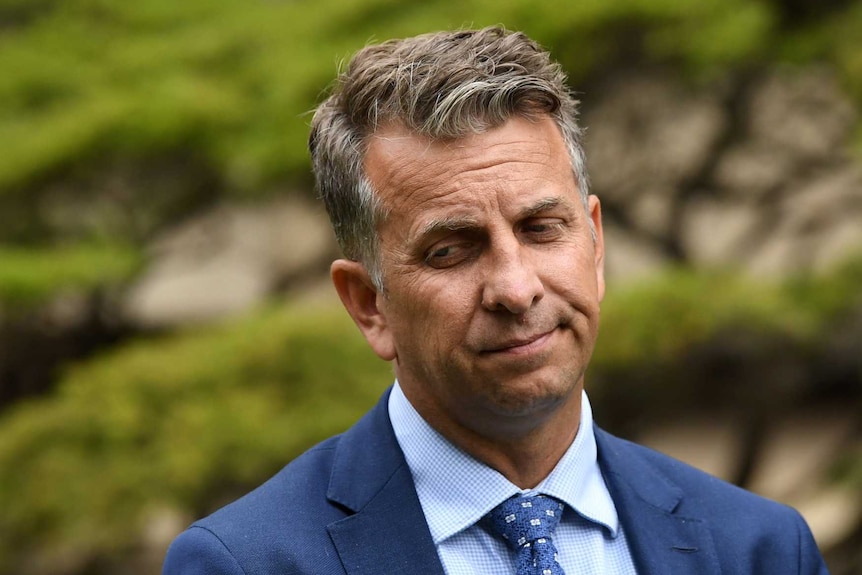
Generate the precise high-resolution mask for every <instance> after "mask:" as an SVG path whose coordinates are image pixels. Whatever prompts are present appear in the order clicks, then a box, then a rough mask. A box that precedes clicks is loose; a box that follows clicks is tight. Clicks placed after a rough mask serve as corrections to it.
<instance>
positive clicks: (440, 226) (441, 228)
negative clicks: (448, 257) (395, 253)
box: [416, 216, 479, 239]
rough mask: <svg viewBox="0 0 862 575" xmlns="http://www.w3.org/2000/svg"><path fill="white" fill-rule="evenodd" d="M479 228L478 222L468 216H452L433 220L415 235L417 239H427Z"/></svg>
mask: <svg viewBox="0 0 862 575" xmlns="http://www.w3.org/2000/svg"><path fill="white" fill-rule="evenodd" d="M478 228H479V221H478V220H477V219H476V218H473V217H470V216H452V217H448V218H442V219H439V220H433V221H430V222H428V223H427V224H425V225H424V226H423V227H422V229H421V230H419V232H418V233H417V234H416V238H417V239H422V238H427V237H430V236H434V235H438V234H441V233H446V232H460V231H464V230H475V229H478Z"/></svg>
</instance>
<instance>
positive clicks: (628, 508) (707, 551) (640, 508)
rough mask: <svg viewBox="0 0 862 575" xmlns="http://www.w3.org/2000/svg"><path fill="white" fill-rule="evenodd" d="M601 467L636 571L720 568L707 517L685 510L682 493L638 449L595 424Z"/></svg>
mask: <svg viewBox="0 0 862 575" xmlns="http://www.w3.org/2000/svg"><path fill="white" fill-rule="evenodd" d="M595 431H596V444H597V447H598V451H599V466H600V467H601V469H602V474H603V475H604V478H605V481H606V482H607V485H608V490H609V491H610V492H611V497H612V498H613V500H614V504H615V505H616V507H617V512H618V513H619V516H620V522H621V523H622V526H623V531H624V532H625V534H626V540H627V542H628V544H629V548H630V551H631V553H632V558H633V559H634V562H635V565H636V566H637V570H638V573H639V574H640V575H664V574H667V573H698V574H699V575H712V574H716V575H717V574H718V573H719V572H720V567H719V565H718V558H717V556H716V554H715V549H714V546H713V542H712V535H711V534H710V532H709V528H708V518H705V517H698V516H695V515H692V514H689V513H686V514H683V513H681V512H680V508H681V506H682V503H683V491H682V489H681V488H680V487H679V486H677V485H676V484H675V483H674V482H673V481H671V480H670V479H669V478H667V477H666V476H664V475H663V474H661V473H660V472H659V471H658V469H656V467H655V466H654V465H653V464H651V463H650V462H649V461H647V460H646V459H645V458H644V456H643V455H642V453H641V449H640V448H637V447H635V446H634V445H632V444H630V443H628V442H626V441H623V440H621V439H618V438H616V437H614V436H612V435H610V434H608V433H607V432H604V431H602V430H601V429H599V428H596V430H595Z"/></svg>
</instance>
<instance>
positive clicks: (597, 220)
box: [589, 195, 605, 301]
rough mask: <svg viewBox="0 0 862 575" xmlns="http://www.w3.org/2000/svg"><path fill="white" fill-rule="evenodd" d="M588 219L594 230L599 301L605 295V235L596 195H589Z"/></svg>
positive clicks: (600, 206) (600, 208) (599, 203)
mask: <svg viewBox="0 0 862 575" xmlns="http://www.w3.org/2000/svg"><path fill="white" fill-rule="evenodd" d="M589 208H590V220H591V221H592V224H593V229H594V230H595V233H596V236H595V242H594V247H595V267H596V287H597V288H598V295H599V301H602V299H604V297H605V237H604V233H603V232H602V204H601V202H600V201H599V198H598V196H593V195H591V196H590V197H589Z"/></svg>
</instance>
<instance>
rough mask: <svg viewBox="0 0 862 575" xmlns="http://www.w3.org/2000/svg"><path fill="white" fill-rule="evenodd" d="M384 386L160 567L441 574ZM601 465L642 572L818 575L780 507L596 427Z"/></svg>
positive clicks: (197, 571)
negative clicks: (373, 400)
mask: <svg viewBox="0 0 862 575" xmlns="http://www.w3.org/2000/svg"><path fill="white" fill-rule="evenodd" d="M388 395H389V394H388V393H387V394H385V395H384V397H383V399H382V400H381V401H380V403H378V405H377V406H376V407H375V408H374V409H373V410H372V411H371V412H369V413H368V414H367V415H366V416H365V417H364V418H362V419H361V420H360V421H359V422H358V423H357V424H356V425H355V426H354V427H352V428H351V429H350V430H348V431H347V432H346V433H344V434H343V435H340V436H338V437H334V438H331V439H329V440H327V441H324V442H323V443H321V444H319V445H317V446H316V447H314V448H312V449H311V450H309V451H308V452H306V453H305V454H303V455H302V456H300V457H298V458H297V459H295V460H294V461H293V462H291V463H290V464H289V465H287V466H286V467H285V468H284V469H282V470H281V472H279V473H278V474H277V475H276V476H274V477H273V478H272V479H270V480H269V481H268V482H266V483H265V484H263V485H262V486H260V487H259V488H257V489H256V490H254V491H252V492H251V493H249V494H248V495H246V496H245V497H243V498H241V499H239V500H238V501H236V502H234V503H232V504H230V505H228V506H227V507H225V508H223V509H221V510H219V511H217V512H216V513H214V514H212V515H211V516H209V517H207V518H205V519H202V520H200V521H198V522H196V523H195V524H194V525H192V526H191V527H189V529H187V530H186V531H185V532H183V533H182V534H181V535H180V536H179V537H177V539H176V540H175V541H174V543H173V545H172V546H171V548H170V550H169V551H168V555H167V558H166V560H165V564H164V571H163V574H164V575H241V574H242V575H264V574H273V575H274V574H279V575H293V574H314V575H330V574H332V575H335V574H339V575H341V574H345V575H389V574H392V575H395V574H403V575H443V567H442V565H441V564H440V559H439V557H438V556H437V551H436V549H435V547H434V543H433V541H432V540H431V534H430V533H429V531H428V526H427V524H426V522H425V517H424V515H423V513H422V508H421V506H420V504H419V499H418V497H417V495H416V490H415V487H414V485H413V480H412V478H411V475H410V469H409V468H408V466H407V463H406V461H405V459H404V455H403V454H402V452H401V449H400V448H399V446H398V442H397V440H396V439H395V434H394V433H393V431H392V426H391V424H390V421H389V414H388V410H387V400H388ZM596 442H597V444H598V453H599V465H600V467H601V469H602V472H603V474H604V478H605V481H606V483H607V485H608V489H609V490H610V492H611V496H612V497H613V500H614V503H615V504H616V507H617V510H618V512H619V514H620V520H621V522H622V525H623V528H624V529H625V532H626V538H627V540H628V543H629V546H630V548H631V552H632V555H633V558H634V561H635V565H636V567H637V570H638V573H640V574H642V575H647V574H654V575H668V574H675V573H680V574H685V575H692V574H697V575H711V574H715V575H718V574H719V573H723V574H725V575H727V574H752V575H771V574H774V575H790V574H815V573H817V574H823V573H828V572H827V570H826V566H825V565H824V563H823V560H822V558H821V556H820V553H819V551H818V550H817V547H816V545H815V543H814V540H813V538H812V536H811V532H810V531H809V529H808V527H807V525H806V524H805V522H804V520H803V519H802V518H801V517H800V515H799V514H798V513H797V512H796V511H794V510H793V509H791V508H789V507H785V506H783V505H780V504H778V503H774V502H771V501H768V500H766V499H763V498H761V497H758V496H756V495H753V494H751V493H749V492H746V491H743V490H741V489H739V488H737V487H734V486H732V485H730V484H728V483H724V482H722V481H720V480H718V479H716V478H714V477H711V476H709V475H707V474H705V473H703V472H701V471H698V470H696V469H694V468H692V467H689V466H687V465H685V464H683V463H680V462H678V461H676V460H674V459H671V458H669V457H667V456H664V455H661V454H659V453H657V452H655V451H652V450H649V449H647V448H644V447H641V446H638V445H635V444H633V443H629V442H627V441H624V440H622V439H619V438H617V437H614V436H612V435H610V434H608V433H606V432H604V431H602V430H600V429H598V428H596Z"/></svg>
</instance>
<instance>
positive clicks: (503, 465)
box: [414, 391, 582, 489]
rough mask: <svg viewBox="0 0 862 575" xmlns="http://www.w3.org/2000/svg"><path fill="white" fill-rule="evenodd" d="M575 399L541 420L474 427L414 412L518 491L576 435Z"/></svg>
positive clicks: (538, 477)
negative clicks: (498, 473) (514, 486)
mask: <svg viewBox="0 0 862 575" xmlns="http://www.w3.org/2000/svg"><path fill="white" fill-rule="evenodd" d="M581 397H582V396H581V393H580V391H578V392H577V393H572V394H571V396H569V397H568V398H566V399H565V401H563V402H562V403H561V404H560V405H557V406H555V408H554V409H553V410H551V411H549V413H547V414H544V415H543V416H541V417H535V416H531V417H530V418H529V419H525V420H515V421H507V422H505V423H501V422H496V424H495V425H486V426H484V427H479V426H478V425H477V423H476V422H475V421H470V422H469V423H466V424H460V423H459V422H457V421H455V420H452V419H451V418H446V417H435V410H433V409H431V410H428V409H423V407H427V406H418V405H415V404H414V407H415V408H416V410H417V411H419V413H420V415H422V417H423V418H424V419H425V421H427V422H428V424H429V425H431V427H433V428H435V429H436V430H437V431H438V432H440V433H441V434H442V435H443V436H444V437H446V439H448V440H449V441H451V442H452V443H453V444H455V445H456V446H458V447H459V448H460V449H462V450H464V451H465V452H467V453H468V454H470V455H471V456H473V457H475V458H476V459H478V460H479V461H481V462H483V463H484V464H485V465H487V466H489V467H491V468H492V469H495V470H497V471H498V472H500V473H501V474H502V475H503V476H504V477H506V479H508V480H509V481H511V482H512V483H513V484H515V485H516V486H518V487H519V488H520V489H532V488H534V487H536V486H537V485H538V484H539V483H541V482H542V481H543V480H544V479H545V478H546V477H547V476H548V475H549V474H550V473H551V471H553V469H554V467H556V465H557V463H559V461H560V459H562V457H563V455H564V454H565V453H566V451H567V450H568V449H569V447H570V446H571V445H572V442H573V441H574V440H575V437H576V436H577V434H578V430H579V428H580V420H581Z"/></svg>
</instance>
